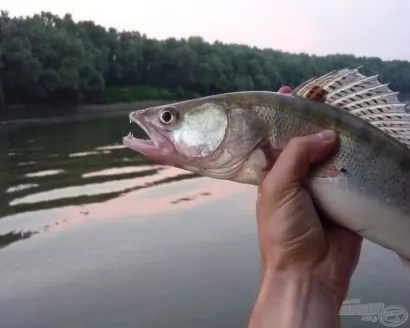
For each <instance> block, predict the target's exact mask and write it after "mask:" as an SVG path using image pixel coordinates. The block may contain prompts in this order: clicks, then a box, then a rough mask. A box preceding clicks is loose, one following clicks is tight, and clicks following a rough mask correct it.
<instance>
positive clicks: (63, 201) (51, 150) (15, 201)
mask: <svg viewBox="0 0 410 328" xmlns="http://www.w3.org/2000/svg"><path fill="white" fill-rule="evenodd" d="M128 122H129V121H128V119H127V115H126V114H124V115H118V116H113V117H109V118H108V119H107V118H99V119H93V120H85V121H79V122H65V123H59V124H52V125H37V126H26V127H24V126H19V127H14V128H7V129H2V130H1V131H0V147H1V152H0V159H1V161H0V233H1V234H0V244H1V245H2V247H4V246H6V245H9V244H11V243H14V242H15V241H18V240H25V239H27V238H29V237H31V236H32V235H34V234H37V233H39V232H44V231H49V230H50V229H51V227H56V226H60V225H61V224H62V223H61V222H60V220H59V219H58V220H54V219H52V220H49V221H48V222H46V223H45V224H44V225H43V226H42V227H39V226H38V225H36V224H34V226H35V227H33V226H31V225H30V228H29V230H27V231H29V232H16V231H20V230H21V225H23V226H24V225H25V221H24V220H23V221H21V220H20V221H19V220H17V219H16V215H19V214H24V213H27V214H29V215H27V216H26V217H25V220H27V222H29V221H32V215H30V214H33V213H36V212H43V211H45V210H49V212H50V211H53V210H55V209H59V208H60V209H66V208H71V207H73V206H74V207H76V208H77V207H83V206H85V205H87V204H101V203H106V202H108V201H109V200H113V199H116V198H118V197H122V196H124V195H126V194H127V193H130V192H133V191H136V190H139V189H143V188H149V187H151V186H156V185H159V184H164V183H169V182H172V181H176V180H183V179H189V178H193V177H196V176H195V175H194V174H192V173H189V172H186V171H183V170H179V169H174V168H170V167H165V166H159V165H156V164H154V163H152V162H150V161H147V160H146V159H145V158H144V157H142V156H139V155H138V154H137V153H135V152H133V151H131V150H129V149H127V148H126V147H125V146H124V145H122V143H121V140H122V137H123V135H124V134H127V132H128V129H129V123H128ZM138 133H140V134H143V132H142V131H139V132H138V131H137V132H136V133H135V134H137V135H138ZM154 206H155V205H154ZM88 212H89V210H88V209H87V210H84V209H81V210H80V211H79V212H78V214H79V215H80V216H81V217H84V216H87V215H88ZM11 221H13V222H20V226H13V227H12V229H13V230H9V231H7V225H6V224H5V222H11ZM10 229H11V228H10Z"/></svg>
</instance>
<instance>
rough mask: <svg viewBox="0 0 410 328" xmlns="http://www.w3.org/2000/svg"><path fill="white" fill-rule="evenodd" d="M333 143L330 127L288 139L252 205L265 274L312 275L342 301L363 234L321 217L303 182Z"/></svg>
mask: <svg viewBox="0 0 410 328" xmlns="http://www.w3.org/2000/svg"><path fill="white" fill-rule="evenodd" d="M336 143H337V136H336V134H335V133H334V132H333V131H323V132H321V133H319V134H316V135H310V136H306V137H299V138H294V139H293V140H291V141H290V142H289V144H288V145H287V146H286V147H285V148H284V150H283V151H282V153H281V155H280V156H279V158H278V160H277V161H276V163H275V165H274V167H273V168H272V170H271V171H270V172H269V173H268V174H267V176H266V177H265V179H264V181H263V182H262V184H261V186H260V188H259V192H258V199H257V206H256V208H257V223H258V237H259V244H260V250H261V255H262V264H263V267H262V269H263V273H264V275H269V274H271V273H275V272H277V271H287V272H292V273H293V274H298V273H301V274H309V275H313V276H315V278H316V279H318V280H320V281H321V282H322V283H323V285H324V286H325V287H326V288H327V289H328V290H329V292H331V293H334V295H336V296H337V299H338V301H339V302H340V303H341V302H342V301H343V299H344V298H345V296H346V293H347V290H348V287H349V282H350V279H351V276H352V274H353V271H354V270H355V268H356V266H357V263H358V259H359V255H360V249H361V244H362V237H360V236H359V235H357V234H356V233H354V232H351V231H349V230H347V229H345V228H342V227H340V226H339V225H337V224H335V223H333V222H331V221H329V220H326V219H324V220H323V218H321V217H320V216H319V214H318V212H317V211H316V208H315V206H314V204H313V201H312V198H311V196H310V194H309V190H308V189H307V188H306V187H305V183H304V182H305V179H306V177H307V174H308V171H309V167H310V165H311V164H313V163H314V162H316V161H319V160H321V159H323V158H324V157H325V156H326V155H327V154H328V153H329V152H330V151H331V150H332V149H333V148H334V147H335V146H336Z"/></svg>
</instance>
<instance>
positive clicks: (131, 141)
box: [123, 111, 174, 163]
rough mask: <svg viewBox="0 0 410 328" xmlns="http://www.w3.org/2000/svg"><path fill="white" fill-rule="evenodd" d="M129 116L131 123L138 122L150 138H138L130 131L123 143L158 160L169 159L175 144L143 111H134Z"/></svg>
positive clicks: (162, 161)
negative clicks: (151, 122) (154, 125)
mask: <svg viewBox="0 0 410 328" xmlns="http://www.w3.org/2000/svg"><path fill="white" fill-rule="evenodd" d="M129 118H130V123H131V124H132V123H136V124H137V125H138V126H139V127H140V128H141V129H143V130H144V131H145V133H146V134H147V135H148V138H149V139H137V138H135V137H134V135H133V134H132V133H131V132H130V133H129V134H128V135H127V136H126V137H124V138H123V144H124V145H125V146H127V147H128V148H131V149H132V150H135V151H137V152H139V153H141V154H143V155H145V156H146V157H148V158H150V159H152V160H154V161H156V162H161V163H164V162H165V161H168V160H169V158H168V156H170V154H171V153H172V152H173V151H174V146H173V145H172V143H171V142H170V141H169V140H168V139H167V138H166V137H164V136H163V135H162V134H161V133H160V132H159V131H157V130H156V129H155V127H153V126H152V125H151V124H150V123H149V122H148V121H147V120H146V119H145V118H144V117H143V111H138V112H132V113H131V114H130V115H129Z"/></svg>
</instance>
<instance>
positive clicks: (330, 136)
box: [316, 130, 336, 142]
mask: <svg viewBox="0 0 410 328" xmlns="http://www.w3.org/2000/svg"><path fill="white" fill-rule="evenodd" d="M316 135H317V136H318V137H320V138H321V139H322V140H323V141H324V142H327V141H332V140H334V139H335V138H336V133H335V132H334V131H333V130H324V131H321V132H319V133H317V134H316Z"/></svg>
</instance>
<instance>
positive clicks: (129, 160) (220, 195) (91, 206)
mask: <svg viewBox="0 0 410 328" xmlns="http://www.w3.org/2000/svg"><path fill="white" fill-rule="evenodd" d="M129 129H130V125H129V121H128V119H127V116H126V114H124V115H117V116H110V117H104V118H98V119H97V118H95V119H89V120H83V121H81V120H80V121H76V122H65V123H58V124H50V125H48V124H42V125H36V126H26V127H23V126H22V127H16V128H10V129H9V128H6V127H3V129H2V130H0V147H1V152H0V156H1V162H0V197H1V198H0V263H1V269H0V327H1V328H9V327H13V328H14V327H19V328H20V327H21V328H26V327H27V328H37V327H38V328H48V327H50V328H51V327H52V328H57V327H58V328H73V327H87V328H94V327H95V328H97V327H98V328H105V327H107V328H108V327H138V328H140V327H141V328H142V327H155V328H176V327H178V328H179V327H196V328H202V327H204V328H205V327H206V328H209V327H235V328H236V327H246V325H247V321H248V318H249V314H250V311H251V308H252V305H253V302H254V299H255V296H256V294H257V291H258V282H259V254H258V248H257V240H256V225H255V211H254V206H255V188H254V187H251V186H245V185H241V184H235V183H231V182H227V181H218V180H212V179H208V178H203V177H198V176H196V175H193V174H191V173H189V172H185V171H182V170H180V169H175V168H170V167H166V166H159V165H155V164H154V163H151V162H149V161H147V160H146V159H144V158H143V157H141V156H139V155H138V154H136V153H134V152H132V151H131V150H129V149H126V148H124V147H123V146H122V144H121V138H122V137H123V135H125V134H127V133H128V131H129ZM137 133H138V132H137ZM139 133H142V132H141V131H140V132H139ZM347 300H348V301H351V302H360V304H362V305H357V304H356V305H354V306H352V307H350V314H352V313H353V312H354V309H356V310H355V311H356V313H355V314H354V315H346V314H347V313H344V315H343V316H342V323H343V327H348V328H350V327H369V328H371V327H374V328H376V327H379V328H381V327H410V319H408V320H406V311H410V271H409V270H407V272H406V270H405V269H404V268H403V266H402V264H401V262H400V261H399V260H398V258H397V256H396V255H394V254H393V253H391V252H389V251H388V250H386V249H383V248H381V247H379V246H377V245H375V244H373V243H370V242H367V241H366V242H365V243H364V247H363V252H362V255H361V258H360V263H359V266H358V268H357V271H356V272H355V274H354V277H353V280H352V284H351V288H350V291H349V295H348V298H347ZM371 303H375V304H373V305H372V304H371ZM387 306H394V307H390V308H387V309H385V310H384V312H383V311H382V313H384V315H382V316H377V315H369V316H362V315H360V313H358V312H361V313H362V314H372V310H373V312H377V311H376V310H377V309H381V308H383V307H384V308H386V307H387ZM375 309H376V310H375Z"/></svg>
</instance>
